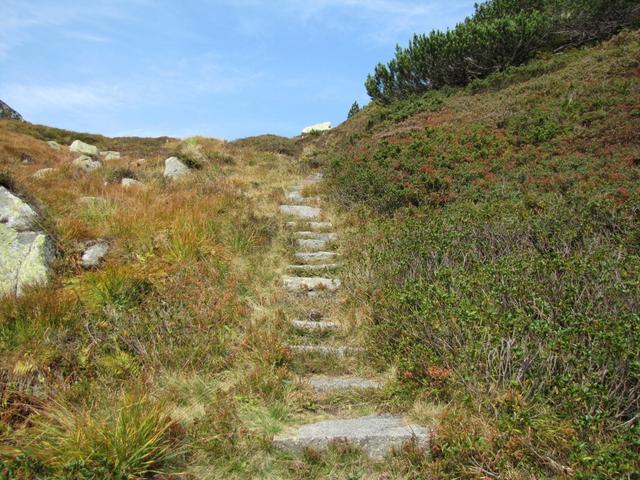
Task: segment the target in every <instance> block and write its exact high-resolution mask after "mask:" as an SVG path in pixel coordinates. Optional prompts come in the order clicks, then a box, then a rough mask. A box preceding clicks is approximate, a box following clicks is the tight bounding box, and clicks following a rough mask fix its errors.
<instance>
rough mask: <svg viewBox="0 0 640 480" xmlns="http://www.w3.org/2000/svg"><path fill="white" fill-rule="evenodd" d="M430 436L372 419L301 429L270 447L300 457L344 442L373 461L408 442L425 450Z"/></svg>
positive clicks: (385, 418)
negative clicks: (308, 451)
mask: <svg viewBox="0 0 640 480" xmlns="http://www.w3.org/2000/svg"><path fill="white" fill-rule="evenodd" d="M430 436H431V431H430V430H429V429H427V428H424V427H421V426H419V425H413V424H410V423H409V422H408V421H407V420H406V419H404V418H403V417H398V416H391V415H372V416H368V417H362V418H356V419H353V420H328V421H324V422H318V423H313V424H310V425H304V426H303V427H300V428H297V429H291V430H287V431H286V432H284V433H283V434H281V435H277V436H276V437H275V438H274V439H273V444H274V446H276V447H277V448H280V449H282V450H285V451H288V452H291V453H302V452H303V451H304V450H306V449H312V450H325V449H326V448H327V447H328V446H329V445H331V444H332V443H335V442H345V443H347V444H349V445H351V446H354V447H358V448H360V449H362V451H363V452H364V453H366V454H367V455H368V456H370V457H372V458H374V459H382V458H383V457H384V456H385V455H386V454H388V453H390V452H391V451H392V450H393V449H398V448H401V447H402V445H404V444H405V443H408V442H413V441H415V442H416V444H417V446H418V447H419V448H421V449H426V448H427V447H428V446H429V440H430Z"/></svg>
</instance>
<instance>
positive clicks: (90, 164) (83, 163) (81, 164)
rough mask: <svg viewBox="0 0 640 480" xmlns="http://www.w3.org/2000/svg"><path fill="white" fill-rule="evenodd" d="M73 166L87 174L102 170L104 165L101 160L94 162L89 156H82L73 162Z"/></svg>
mask: <svg viewBox="0 0 640 480" xmlns="http://www.w3.org/2000/svg"><path fill="white" fill-rule="evenodd" d="M73 164H74V165H75V166H76V167H78V168H81V169H82V170H84V171H85V172H93V171H94V170H98V169H99V168H102V163H101V162H100V161H99V160H94V159H93V158H91V157H90V156H88V155H81V156H79V157H78V158H76V159H75V160H74V161H73Z"/></svg>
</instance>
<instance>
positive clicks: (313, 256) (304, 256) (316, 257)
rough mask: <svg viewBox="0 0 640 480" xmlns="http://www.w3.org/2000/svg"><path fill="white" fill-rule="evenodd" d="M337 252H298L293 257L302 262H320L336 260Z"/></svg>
mask: <svg viewBox="0 0 640 480" xmlns="http://www.w3.org/2000/svg"><path fill="white" fill-rule="evenodd" d="M337 255H338V254H337V253H335V252H296V253H294V254H293V256H294V257H295V258H296V259H298V260H300V261H302V262H320V261H324V260H331V259H333V258H336V256H337Z"/></svg>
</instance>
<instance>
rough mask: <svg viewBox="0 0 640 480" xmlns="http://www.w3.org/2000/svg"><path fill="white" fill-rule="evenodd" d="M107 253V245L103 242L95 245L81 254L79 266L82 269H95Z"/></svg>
mask: <svg viewBox="0 0 640 480" xmlns="http://www.w3.org/2000/svg"><path fill="white" fill-rule="evenodd" d="M108 251H109V244H108V243H107V242H104V241H100V242H98V243H95V244H94V245H92V246H90V247H89V248H87V249H86V250H85V251H84V253H83V254H82V260H81V264H82V266H83V267H84V268H95V267H97V266H98V265H100V263H101V262H102V260H103V259H104V257H105V256H106V255H107V252H108Z"/></svg>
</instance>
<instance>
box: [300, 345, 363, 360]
mask: <svg viewBox="0 0 640 480" xmlns="http://www.w3.org/2000/svg"><path fill="white" fill-rule="evenodd" d="M287 348H288V349H289V350H291V352H293V353H300V354H319V355H335V356H336V357H346V356H347V355H352V354H355V353H361V352H364V349H363V348H352V347H339V346H338V347H337V346H332V345H287Z"/></svg>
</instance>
